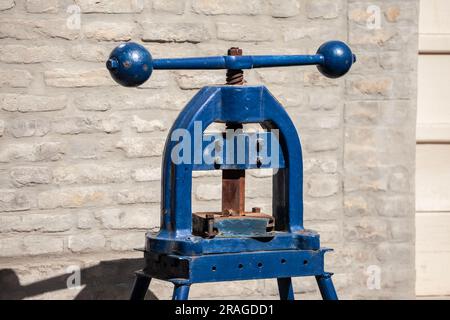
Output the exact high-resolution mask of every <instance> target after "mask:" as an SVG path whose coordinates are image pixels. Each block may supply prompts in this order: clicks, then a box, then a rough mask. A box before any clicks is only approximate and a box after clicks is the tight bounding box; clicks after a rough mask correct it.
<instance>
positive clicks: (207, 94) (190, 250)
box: [147, 86, 319, 254]
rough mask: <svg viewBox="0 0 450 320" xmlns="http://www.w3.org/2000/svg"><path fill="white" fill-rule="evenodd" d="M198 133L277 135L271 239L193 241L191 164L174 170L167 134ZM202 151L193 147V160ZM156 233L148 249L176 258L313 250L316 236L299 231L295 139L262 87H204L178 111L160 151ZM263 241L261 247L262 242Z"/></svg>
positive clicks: (299, 159)
mask: <svg viewBox="0 0 450 320" xmlns="http://www.w3.org/2000/svg"><path fill="white" fill-rule="evenodd" d="M195 122H197V123H198V122H200V123H201V126H202V130H201V131H202V133H203V131H204V130H205V129H206V128H207V127H208V126H209V125H210V124H211V123H213V122H238V123H260V124H261V125H262V126H263V128H266V129H267V130H273V129H278V130H279V131H278V132H279V137H278V138H279V144H280V147H281V150H282V154H283V157H284V162H285V166H284V168H281V169H279V170H278V171H277V173H276V174H275V175H274V176H273V192H272V203H273V215H274V217H275V221H276V226H275V227H276V230H277V231H278V232H276V234H275V236H274V238H273V239H271V240H270V241H267V240H268V239H252V238H248V239H242V238H239V239H235V238H215V239H203V238H200V237H195V236H193V235H192V200H191V192H192V171H194V165H193V164H192V163H181V164H175V163H174V161H173V159H172V150H173V148H174V147H175V146H176V145H177V143H178V141H172V140H171V136H172V132H173V131H174V130H176V129H180V128H182V129H185V130H187V131H188V132H189V133H190V135H191V136H194V123H195ZM198 147H201V146H198V145H196V144H195V143H192V154H193V152H194V150H195V148H198ZM162 171H163V172H162V182H161V183H162V194H161V229H160V232H159V233H158V234H157V235H154V234H148V236H147V249H152V250H153V251H157V252H167V251H168V250H169V248H170V250H172V251H173V250H175V251H176V252H177V253H179V254H202V253H220V252H238V251H236V250H240V251H242V250H244V251H257V250H282V249H295V248H297V249H318V248H319V236H318V234H317V233H315V232H313V231H309V230H305V229H304V227H303V165H302V150H301V144H300V139H299V137H298V134H297V131H296V129H295V126H294V124H293V122H292V120H291V119H290V117H289V116H288V114H287V112H286V111H285V110H284V108H283V107H282V105H281V104H280V103H279V102H278V101H277V100H276V99H275V98H274V97H273V96H272V95H271V94H270V92H269V91H268V90H267V88H266V87H264V86H208V87H204V88H203V89H201V90H200V91H199V92H198V93H197V94H196V95H195V96H194V97H193V98H192V100H191V101H190V102H189V103H188V104H187V105H186V107H185V108H184V109H183V110H182V111H181V113H180V114H179V116H178V118H177V119H176V121H175V122H174V124H173V126H172V128H171V130H170V132H169V134H168V137H167V141H166V145H165V149H164V155H163V164H162ZM262 240H263V241H262Z"/></svg>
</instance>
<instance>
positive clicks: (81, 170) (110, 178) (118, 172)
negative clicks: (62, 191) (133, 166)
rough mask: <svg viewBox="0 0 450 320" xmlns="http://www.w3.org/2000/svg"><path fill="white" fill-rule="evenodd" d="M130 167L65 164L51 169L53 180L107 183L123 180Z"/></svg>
mask: <svg viewBox="0 0 450 320" xmlns="http://www.w3.org/2000/svg"><path fill="white" fill-rule="evenodd" d="M129 177H130V169H128V168H124V167H120V166H117V165H98V164H85V165H83V164H79V165H65V166H61V167H57V168H55V169H54V170H53V182H54V183H56V184H58V185H60V184H61V185H63V184H108V183H120V182H125V181H126V180H128V179H129Z"/></svg>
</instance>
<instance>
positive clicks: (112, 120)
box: [52, 116, 123, 134]
mask: <svg viewBox="0 0 450 320" xmlns="http://www.w3.org/2000/svg"><path fill="white" fill-rule="evenodd" d="M122 122H123V120H121V119H119V118H118V117H117V116H110V117H108V118H105V117H96V116H91V117H75V118H61V119H57V120H54V121H53V122H52V128H53V130H54V131H55V132H57V133H60V134H79V133H94V132H105V133H115V132H118V131H120V130H121V125H122Z"/></svg>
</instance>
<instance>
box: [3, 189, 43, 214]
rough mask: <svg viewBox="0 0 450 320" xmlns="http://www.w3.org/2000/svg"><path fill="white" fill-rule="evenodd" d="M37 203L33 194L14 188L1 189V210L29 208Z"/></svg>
mask: <svg viewBox="0 0 450 320" xmlns="http://www.w3.org/2000/svg"><path fill="white" fill-rule="evenodd" d="M34 205H35V199H34V197H33V196H32V195H30V194H29V193H27V192H23V191H16V190H13V189H2V190H0V212H3V211H23V210H29V209H30V208H32V207H33V206H34Z"/></svg>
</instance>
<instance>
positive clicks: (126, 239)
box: [110, 232, 145, 251]
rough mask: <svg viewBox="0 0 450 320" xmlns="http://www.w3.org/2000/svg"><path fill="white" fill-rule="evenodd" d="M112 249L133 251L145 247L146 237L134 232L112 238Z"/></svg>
mask: <svg viewBox="0 0 450 320" xmlns="http://www.w3.org/2000/svg"><path fill="white" fill-rule="evenodd" d="M110 242H111V249H112V250H114V251H132V250H134V249H142V248H144V246H145V235H144V234H143V233H142V232H132V233H126V234H120V235H115V236H113V237H111V239H110Z"/></svg>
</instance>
